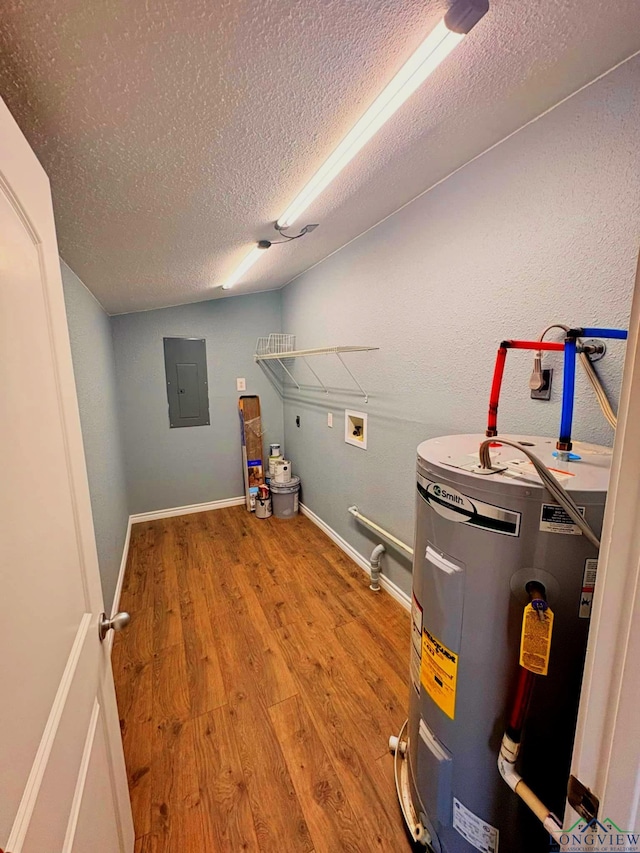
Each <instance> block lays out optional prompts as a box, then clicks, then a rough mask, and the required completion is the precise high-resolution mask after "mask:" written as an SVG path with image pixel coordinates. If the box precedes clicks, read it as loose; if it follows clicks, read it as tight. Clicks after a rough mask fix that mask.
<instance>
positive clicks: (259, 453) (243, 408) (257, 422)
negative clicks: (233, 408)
mask: <svg viewBox="0 0 640 853" xmlns="http://www.w3.org/2000/svg"><path fill="white" fill-rule="evenodd" d="M238 413H239V415H240V439H241V442H242V475H243V480H244V493H245V498H246V506H247V509H248V510H249V511H250V512H254V511H255V508H256V497H257V495H258V487H259V486H260V485H262V484H263V483H264V465H263V450H262V420H261V418H260V397H258V396H257V395H255V394H251V395H245V396H242V397H240V399H239V400H238Z"/></svg>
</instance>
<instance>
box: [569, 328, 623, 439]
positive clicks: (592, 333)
mask: <svg viewBox="0 0 640 853" xmlns="http://www.w3.org/2000/svg"><path fill="white" fill-rule="evenodd" d="M627 336H628V332H627V331H626V330H625V329H597V328H578V329H570V330H569V332H567V337H566V338H565V342H564V375H563V383H562V411H561V414H560V436H559V438H558V442H557V444H556V447H557V449H558V451H565V452H568V451H570V450H571V429H572V426H573V401H574V397H575V390H576V355H577V346H576V338H608V339H611V338H613V339H617V340H622V341H624V340H626V339H627Z"/></svg>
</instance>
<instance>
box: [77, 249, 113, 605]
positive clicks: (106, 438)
mask: <svg viewBox="0 0 640 853" xmlns="http://www.w3.org/2000/svg"><path fill="white" fill-rule="evenodd" d="M61 269H62V282H63V285H64V299H65V305H66V309H67V320H68V324H69V336H70V339H71V354H72V357H73V370H74V374H75V380H76V390H77V393H78V405H79V408H80V420H81V423H82V440H83V444H84V453H85V458H86V462H87V473H88V476H89V490H90V492H91V510H92V513H93V525H94V528H95V534H96V544H97V548H98V561H99V564H100V578H101V581H102V594H103V596H104V603H105V609H106V610H107V612H110V611H111V606H112V603H113V594H114V591H115V588H116V583H117V580H118V571H119V569H120V562H121V560H122V549H123V546H124V540H125V536H126V533H127V524H128V520H129V508H128V503H127V493H126V484H125V475H124V464H123V456H122V445H121V440H120V426H119V423H118V415H117V407H116V388H115V364H114V356H113V341H112V338H111V325H110V321H109V317H108V315H107V314H106V313H105V312H104V310H103V309H102V307H101V306H100V305H99V303H98V302H97V301H96V299H95V298H94V297H93V296H92V295H91V293H89V291H88V290H87V288H86V287H85V286H84V285H83V283H82V282H81V281H80V279H79V278H78V277H77V276H76V275H75V273H74V272H73V271H72V270H71V269H70V268H69V267H68V266H67V265H66V264H65V263H64V262H62V263H61Z"/></svg>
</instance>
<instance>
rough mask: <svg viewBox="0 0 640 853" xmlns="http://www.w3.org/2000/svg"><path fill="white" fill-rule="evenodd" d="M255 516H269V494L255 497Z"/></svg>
mask: <svg viewBox="0 0 640 853" xmlns="http://www.w3.org/2000/svg"><path fill="white" fill-rule="evenodd" d="M256 518H271V496H270V495H269V496H268V497H266V498H263V497H261V496H260V495H258V497H257V498H256Z"/></svg>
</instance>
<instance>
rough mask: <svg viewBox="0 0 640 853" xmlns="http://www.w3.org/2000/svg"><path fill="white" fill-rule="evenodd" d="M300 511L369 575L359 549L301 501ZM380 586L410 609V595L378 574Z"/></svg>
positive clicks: (366, 563) (368, 569)
mask: <svg viewBox="0 0 640 853" xmlns="http://www.w3.org/2000/svg"><path fill="white" fill-rule="evenodd" d="M300 512H301V513H302V514H303V515H306V516H307V518H309V519H310V520H311V521H313V523H314V524H315V525H317V526H318V527H319V528H320V530H322V532H323V533H326V535H327V536H328V537H329V539H331V540H332V542H335V543H336V545H337V546H338V548H340V549H341V550H342V551H344V553H345V554H346V555H347V556H348V557H351V559H352V560H353V562H354V563H356V564H357V565H358V566H360V568H361V569H362V570H363V571H364V572H366V574H367V575H369V577H371V567H370V565H369V561H368V560H367V559H366V557H363V556H362V554H361V553H360V552H359V551H356V549H355V548H354V547H353V546H352V545H350V544H349V543H348V542H347V540H346V539H343V538H342V536H340V534H339V533H336V531H335V530H334V529H333V528H332V527H329V525H328V524H327V523H326V522H325V521H323V520H322V519H321V518H320V516H319V515H316V514H315V512H313V510H310V509H309V507H308V506H305V505H304V504H302V503H301V504H300ZM380 586H381V587H382V588H383V589H384V590H385V591H386V592H388V593H389V595H390V596H391V597H392V598H395V600H396V601H397V602H399V603H400V604H401V605H402V606H403V607H404V608H405V610H411V596H409V595H407V593H406V592H404V591H403V590H401V589H400V587H399V586H397V585H396V584H395V583H394V582H393V581H390V580H389V578H387V577H385V576H384V575H380Z"/></svg>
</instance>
